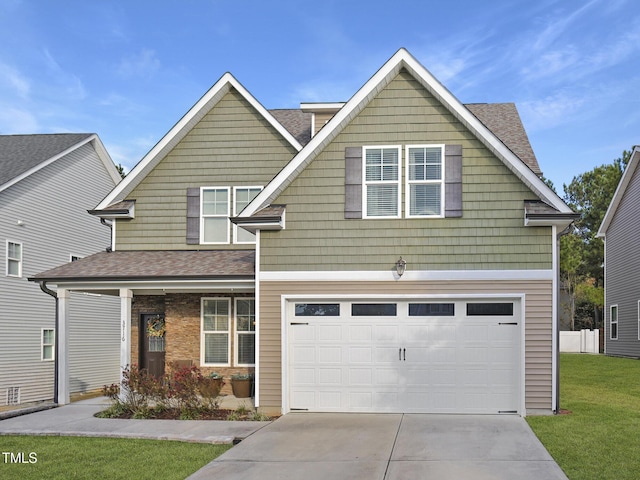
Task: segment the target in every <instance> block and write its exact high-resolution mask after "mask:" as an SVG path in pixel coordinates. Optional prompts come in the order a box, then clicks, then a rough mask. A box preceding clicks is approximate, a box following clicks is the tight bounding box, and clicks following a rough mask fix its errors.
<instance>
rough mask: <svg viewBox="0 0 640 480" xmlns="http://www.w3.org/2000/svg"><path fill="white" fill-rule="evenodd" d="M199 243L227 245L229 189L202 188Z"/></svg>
mask: <svg viewBox="0 0 640 480" xmlns="http://www.w3.org/2000/svg"><path fill="white" fill-rule="evenodd" d="M201 193H202V195H201V198H202V204H201V211H200V214H201V228H200V231H201V232H202V234H201V237H200V243H229V211H230V209H229V187H216V188H202V192H201Z"/></svg>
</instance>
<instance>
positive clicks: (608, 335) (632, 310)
mask: <svg viewBox="0 0 640 480" xmlns="http://www.w3.org/2000/svg"><path fill="white" fill-rule="evenodd" d="M639 163H640V147H638V146H636V147H635V148H634V149H633V152H632V153H631V158H630V159H629V164H628V165H627V168H626V169H625V171H624V173H623V175H622V178H621V179H620V183H619V184H618V188H617V189H616V191H615V193H614V195H613V198H612V199H611V204H610V205H609V208H608V209H607V213H606V214H605V216H604V218H603V220H602V225H601V226H600V229H599V230H598V237H600V238H603V239H604V300H605V327H604V333H605V334H604V353H606V354H607V355H613V356H619V357H631V358H640V253H639V252H638V249H637V248H634V247H633V246H634V245H637V242H638V235H640V217H639V214H640V170H639V169H638V164H639Z"/></svg>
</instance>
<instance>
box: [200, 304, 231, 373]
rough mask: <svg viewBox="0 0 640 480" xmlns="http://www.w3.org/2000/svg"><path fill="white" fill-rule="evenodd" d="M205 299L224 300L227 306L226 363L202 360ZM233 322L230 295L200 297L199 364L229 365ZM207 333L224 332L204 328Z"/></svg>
mask: <svg viewBox="0 0 640 480" xmlns="http://www.w3.org/2000/svg"><path fill="white" fill-rule="evenodd" d="M205 300H215V301H218V300H224V301H226V302H227V305H228V308H229V310H228V311H229V316H228V324H227V360H228V361H227V363H206V362H205V360H204V347H205V344H204V338H205V329H204V302H205ZM232 323H233V318H232V313H231V297H201V298H200V365H201V366H203V367H230V366H231V335H232V331H231V324H232ZM206 332H208V333H213V334H216V333H224V331H223V330H206Z"/></svg>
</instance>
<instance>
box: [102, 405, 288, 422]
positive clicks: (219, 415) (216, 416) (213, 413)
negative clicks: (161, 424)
mask: <svg viewBox="0 0 640 480" xmlns="http://www.w3.org/2000/svg"><path fill="white" fill-rule="evenodd" d="M231 413H235V414H236V415H237V418H234V419H233V420H234V421H240V422H243V421H251V420H253V419H252V418H251V415H252V413H253V412H252V411H247V412H246V413H242V414H239V413H238V412H237V411H236V410H227V409H224V408H219V409H217V410H209V411H206V412H202V413H200V415H198V416H197V417H195V418H190V419H189V420H227V418H228V417H229V415H230V414H231ZM111 418H121V419H132V418H133V417H132V416H131V414H130V413H123V414H122V415H119V416H116V417H111ZM274 419H275V417H269V418H268V419H267V420H274ZM145 420H182V419H181V418H180V409H177V408H170V409H167V410H162V411H159V412H152V413H151V414H150V416H149V417H146V418H145Z"/></svg>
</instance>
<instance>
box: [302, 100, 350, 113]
mask: <svg viewBox="0 0 640 480" xmlns="http://www.w3.org/2000/svg"><path fill="white" fill-rule="evenodd" d="M342 107H344V102H326V103H325V102H318V103H313V102H306V103H305V102H303V103H300V110H302V111H303V112H311V113H314V112H325V111H328V112H334V111H335V112H337V111H338V110H340V109H341V108H342Z"/></svg>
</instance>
